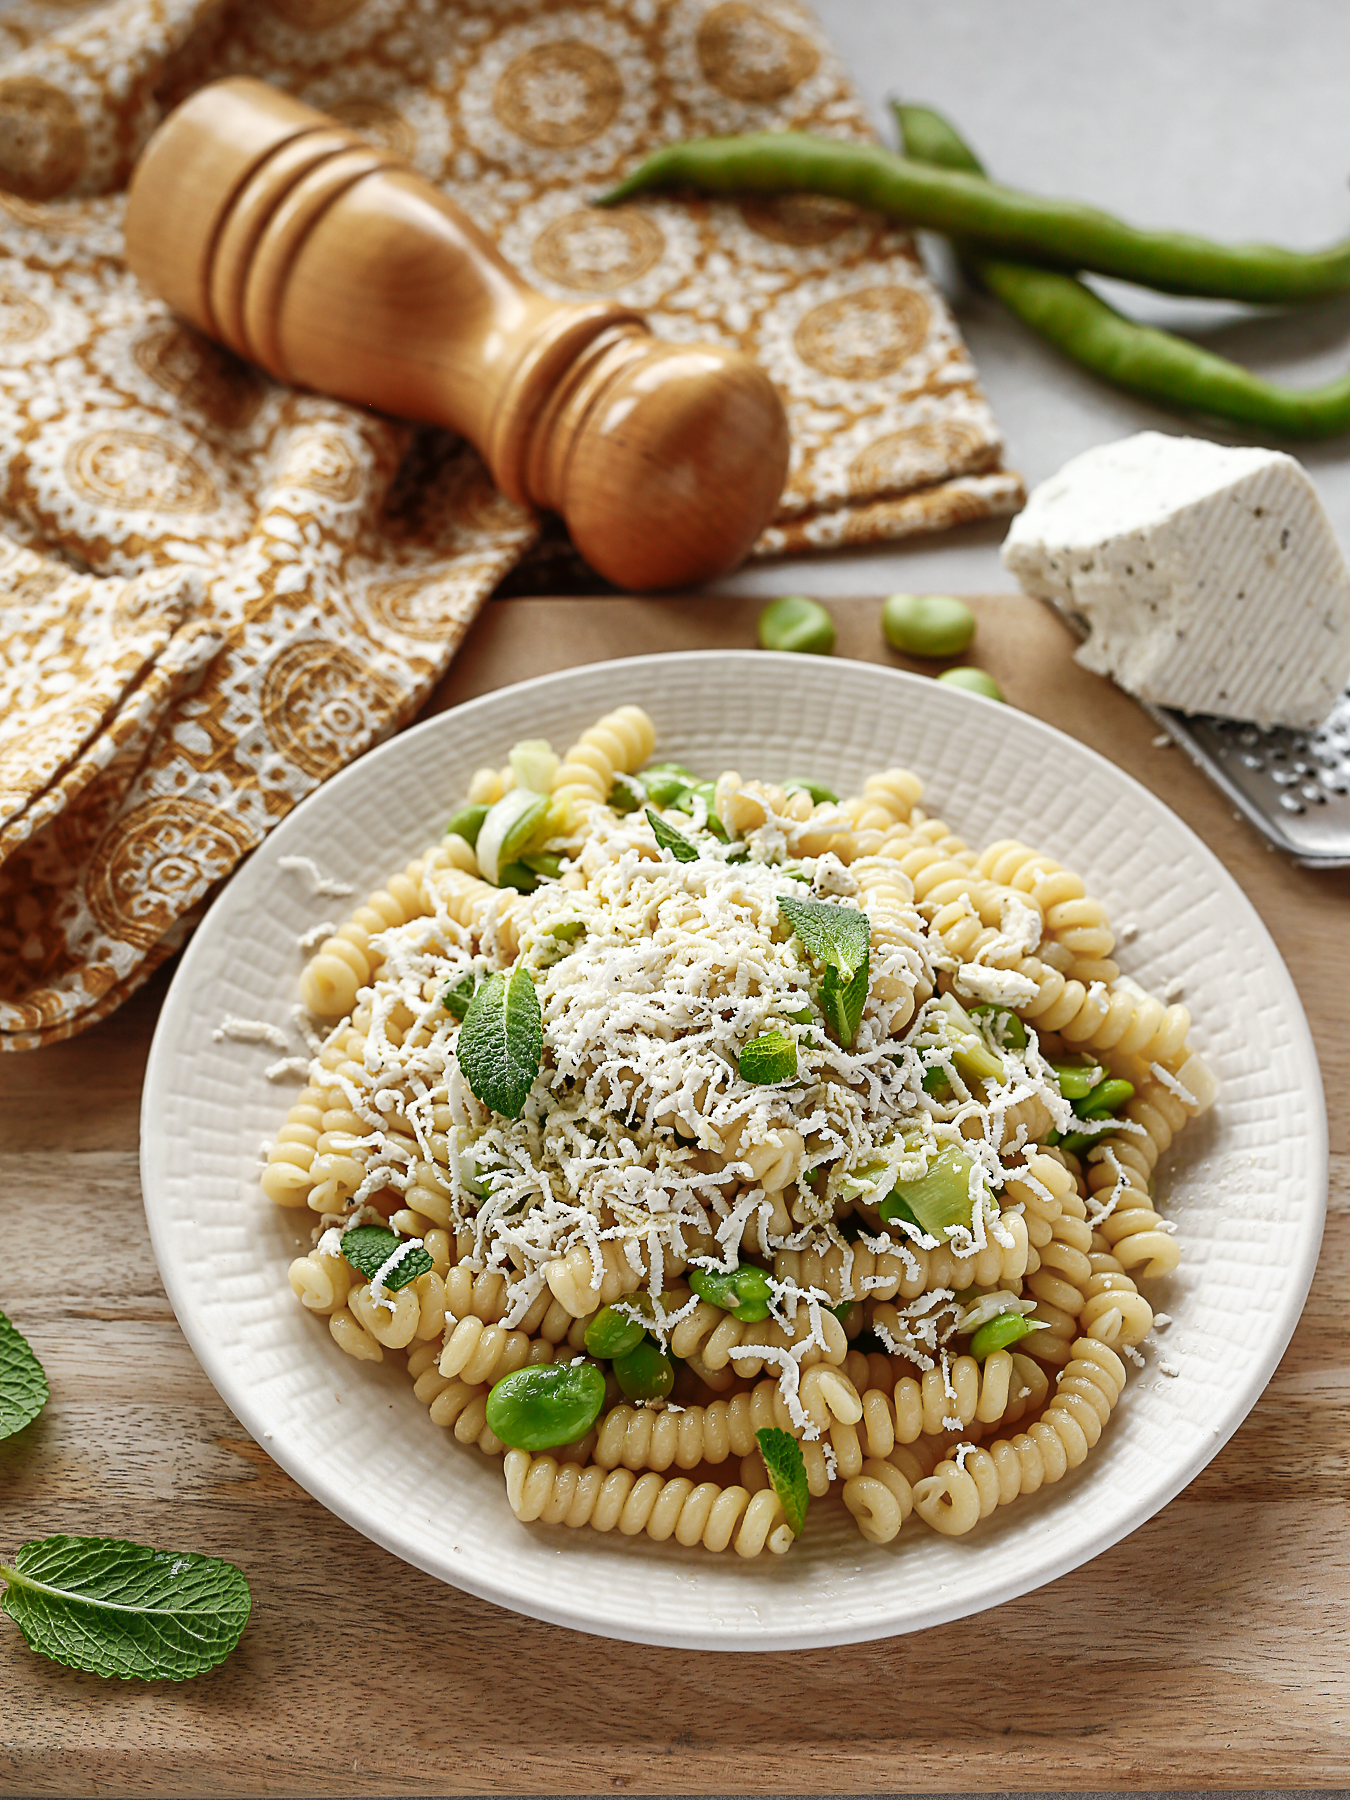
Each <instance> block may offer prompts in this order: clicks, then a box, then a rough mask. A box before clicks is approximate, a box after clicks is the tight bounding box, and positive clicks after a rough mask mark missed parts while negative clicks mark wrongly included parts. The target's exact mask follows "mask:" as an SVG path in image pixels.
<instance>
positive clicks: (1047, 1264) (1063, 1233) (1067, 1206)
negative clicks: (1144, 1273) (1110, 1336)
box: [1008, 1155, 1092, 1363]
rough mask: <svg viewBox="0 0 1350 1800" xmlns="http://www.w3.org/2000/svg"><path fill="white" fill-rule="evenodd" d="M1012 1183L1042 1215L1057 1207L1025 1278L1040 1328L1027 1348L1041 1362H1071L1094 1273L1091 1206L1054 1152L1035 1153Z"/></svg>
mask: <svg viewBox="0 0 1350 1800" xmlns="http://www.w3.org/2000/svg"><path fill="white" fill-rule="evenodd" d="M1008 1186H1009V1188H1010V1189H1012V1190H1013V1191H1014V1192H1015V1193H1016V1194H1017V1195H1019V1196H1025V1203H1027V1204H1029V1205H1030V1204H1038V1203H1039V1205H1040V1206H1041V1207H1042V1209H1043V1210H1042V1214H1041V1217H1042V1220H1044V1218H1045V1214H1046V1213H1048V1212H1049V1210H1050V1207H1051V1205H1054V1204H1057V1205H1058V1208H1059V1210H1058V1212H1057V1213H1056V1214H1055V1215H1054V1216H1053V1217H1052V1218H1050V1219H1049V1236H1048V1238H1046V1240H1045V1241H1044V1243H1042V1244H1041V1245H1040V1246H1039V1248H1038V1250H1037V1256H1038V1258H1039V1266H1038V1267H1037V1268H1036V1269H1035V1270H1034V1271H1033V1272H1032V1273H1031V1274H1029V1275H1028V1276H1027V1279H1026V1293H1027V1295H1028V1296H1029V1297H1030V1298H1031V1299H1033V1300H1035V1302H1036V1310H1035V1311H1034V1312H1033V1313H1032V1314H1031V1318H1032V1320H1033V1321H1034V1322H1035V1323H1036V1324H1038V1325H1040V1326H1041V1327H1042V1329H1041V1330H1039V1331H1037V1332H1036V1334H1035V1335H1034V1337H1032V1338H1031V1339H1029V1340H1028V1342H1027V1348H1028V1350H1029V1351H1030V1352H1031V1354H1032V1355H1033V1356H1034V1357H1036V1358H1037V1360H1038V1361H1040V1362H1050V1363H1062V1362H1067V1361H1068V1358H1069V1347H1070V1345H1071V1343H1072V1342H1073V1340H1074V1338H1075V1337H1076V1336H1077V1335H1078V1330H1079V1318H1080V1315H1081V1313H1082V1311H1083V1307H1084V1305H1085V1303H1086V1297H1087V1284H1088V1281H1089V1279H1090V1277H1091V1275H1092V1267H1091V1264H1090V1263H1089V1261H1088V1254H1087V1253H1088V1251H1089V1250H1090V1249H1091V1248H1092V1228H1091V1226H1090V1225H1089V1224H1088V1223H1087V1208H1086V1206H1085V1205H1084V1203H1083V1201H1082V1200H1081V1199H1080V1198H1079V1194H1078V1188H1077V1184H1076V1183H1075V1181H1074V1179H1073V1176H1072V1175H1071V1174H1070V1172H1069V1170H1068V1169H1067V1168H1065V1166H1064V1165H1063V1164H1062V1163H1061V1162H1059V1161H1058V1160H1057V1159H1056V1158H1054V1157H1050V1156H1044V1155H1039V1156H1033V1157H1031V1158H1030V1160H1029V1162H1028V1164H1027V1172H1026V1175H1025V1176H1024V1177H1023V1178H1022V1179H1020V1180H1016V1181H1013V1182H1009V1183H1008ZM1038 1189H1039V1190H1042V1191H1041V1192H1038V1191H1037V1190H1038ZM1047 1195H1048V1196H1049V1199H1048V1200H1047Z"/></svg>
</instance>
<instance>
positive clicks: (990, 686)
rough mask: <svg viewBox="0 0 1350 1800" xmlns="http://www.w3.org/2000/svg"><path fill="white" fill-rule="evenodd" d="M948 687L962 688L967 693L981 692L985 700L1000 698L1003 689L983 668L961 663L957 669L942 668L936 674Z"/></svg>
mask: <svg viewBox="0 0 1350 1800" xmlns="http://www.w3.org/2000/svg"><path fill="white" fill-rule="evenodd" d="M938 680H939V681H945V682H946V683H947V685H948V687H958V688H964V689H965V690H966V692H967V693H968V694H981V695H983V696H984V698H985V699H986V700H1002V698H1003V689H1002V688H1001V687H1000V686H999V685H998V683H997V682H996V681H995V680H994V678H993V676H992V675H986V674H985V672H984V670H983V669H972V668H970V667H969V666H968V665H965V664H963V665H962V666H961V667H960V668H959V669H944V670H943V671H942V673H941V674H940V675H939V676H938Z"/></svg>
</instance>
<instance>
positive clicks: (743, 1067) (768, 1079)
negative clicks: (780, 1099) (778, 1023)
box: [736, 1031, 797, 1087]
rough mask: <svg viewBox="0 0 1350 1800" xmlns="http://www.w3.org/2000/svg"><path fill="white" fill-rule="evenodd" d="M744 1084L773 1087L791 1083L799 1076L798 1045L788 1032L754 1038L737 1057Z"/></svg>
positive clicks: (772, 1032) (765, 1034)
mask: <svg viewBox="0 0 1350 1800" xmlns="http://www.w3.org/2000/svg"><path fill="white" fill-rule="evenodd" d="M736 1066H737V1068H738V1069H739V1070H740V1076H741V1080H742V1081H754V1082H757V1083H758V1084H759V1085H760V1086H761V1087H772V1086H774V1085H775V1084H776V1083H778V1082H780V1081H791V1080H792V1079H793V1078H794V1076H795V1075H796V1073H797V1045H796V1043H795V1041H794V1040H793V1039H792V1038H790V1037H789V1036H788V1034H787V1033H786V1032H785V1031H766V1032H765V1033H764V1034H763V1036H762V1037H757V1038H751V1039H750V1042H749V1043H748V1044H747V1045H746V1046H745V1048H744V1049H743V1050H742V1051H741V1054H740V1056H739V1057H738V1058H737V1065H736Z"/></svg>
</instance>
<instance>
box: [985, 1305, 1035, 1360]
mask: <svg viewBox="0 0 1350 1800" xmlns="http://www.w3.org/2000/svg"><path fill="white" fill-rule="evenodd" d="M1035 1329H1036V1327H1035V1326H1034V1325H1033V1324H1031V1323H1030V1321H1029V1320H1027V1319H1024V1318H1023V1316H1022V1314H1021V1313H999V1315H998V1317H997V1318H994V1319H986V1320H985V1322H984V1324H983V1325H981V1326H980V1329H979V1330H978V1331H977V1332H976V1333H975V1335H974V1336H973V1337H972V1338H971V1340H970V1354H971V1355H972V1356H973V1357H974V1358H975V1360H976V1362H983V1361H984V1359H985V1357H986V1356H992V1355H993V1354H994V1352H995V1350H1006V1349H1007V1348H1008V1346H1009V1345H1010V1344H1020V1343H1021V1341H1022V1339H1023V1338H1024V1337H1030V1336H1031V1334H1032V1332H1033V1331H1035Z"/></svg>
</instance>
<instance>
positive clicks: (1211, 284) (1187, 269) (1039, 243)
mask: <svg viewBox="0 0 1350 1800" xmlns="http://www.w3.org/2000/svg"><path fill="white" fill-rule="evenodd" d="M909 142H910V140H909V136H908V133H907V135H906V146H907V147H909ZM944 163H945V159H944ZM671 187H688V188H692V189H694V190H695V191H696V192H698V193H703V194H725V193H779V194H785V193H799V194H827V195H830V196H832V197H833V198H834V199H836V200H849V201H852V202H853V204H854V205H856V206H864V207H867V208H869V209H871V210H873V211H875V212H879V213H883V214H885V216H886V217H887V218H891V219H896V220H898V221H899V222H900V223H901V224H904V225H908V226H910V227H912V228H917V229H919V230H928V231H940V232H942V233H943V234H944V235H945V236H947V237H951V238H957V239H960V238H965V239H969V240H972V241H974V242H977V243H978V244H979V245H980V246H981V248H982V250H983V251H985V252H987V253H988V254H989V255H991V256H1006V257H1026V258H1028V259H1029V260H1030V261H1032V262H1040V263H1050V264H1053V265H1057V266H1058V267H1059V268H1064V269H1070V270H1077V269H1092V270H1095V271H1096V272H1097V273H1098V274H1099V275H1117V276H1119V277H1120V278H1121V280H1123V281H1133V282H1137V283H1138V284H1139V285H1140V286H1141V287H1151V288H1157V289H1159V290H1160V291H1161V292H1162V293H1166V294H1208V295H1209V296H1211V297H1212V298H1214V299H1218V300H1247V301H1250V302H1253V303H1255V304H1261V303H1272V304H1279V303H1282V302H1285V301H1290V300H1318V299H1321V298H1323V297H1324V296H1326V295H1328V294H1340V293H1344V292H1345V290H1346V289H1347V288H1350V241H1342V242H1341V243H1338V244H1333V245H1331V247H1330V248H1329V249H1326V250H1309V251H1300V250H1284V249H1281V248H1279V247H1278V246H1277V245H1273V244H1220V243H1215V242H1213V241H1212V240H1211V239H1208V238H1202V237H1195V236H1193V235H1192V234H1191V233H1189V232H1182V231H1148V230H1141V229H1140V228H1139V227H1138V226H1135V225H1128V224H1126V223H1125V221H1124V220H1123V219H1117V218H1113V217H1112V215H1111V214H1110V213H1104V212H1099V211H1097V209H1096V208H1095V207H1090V206H1082V205H1080V204H1079V203H1078V202H1077V201H1073V200H1047V199H1043V198H1041V197H1040V196H1039V195H1036V194H1028V193H1024V192H1021V191H1019V190H1018V189H1016V188H1010V187H1003V186H1001V185H999V184H998V183H997V182H993V181H990V180H988V179H987V178H985V177H984V176H982V175H977V174H975V173H974V172H973V171H971V170H969V169H968V168H958V167H952V166H951V165H950V164H946V166H941V165H938V164H935V163H934V162H929V161H921V160H919V159H918V158H917V157H915V156H897V155H895V153H894V152H893V151H890V150H884V149H882V147H881V146H880V145H879V144H860V143H851V142H849V141H848V140H847V139H845V138H833V137H816V136H813V135H812V134H811V133H809V132H804V131H761V132H749V133H747V134H746V135H744V136H743V137H713V138H691V139H688V140H686V141H685V142H684V143H677V144H667V145H665V146H664V147H663V148H662V149H660V150H657V151H654V152H653V154H652V155H651V156H649V157H648V158H647V159H646V161H645V162H643V163H641V164H639V166H638V167H637V168H636V169H634V170H633V171H632V172H631V174H629V175H627V176H625V178H624V179H623V180H622V181H621V182H620V183H619V184H618V186H617V187H614V188H611V189H610V191H609V192H608V193H607V194H602V195H600V196H599V197H598V199H597V200H596V202H595V204H596V205H597V206H615V205H618V204H619V202H620V201H623V200H628V199H631V197H632V196H633V195H634V194H640V193H647V192H651V191H653V190H655V189H658V188H671Z"/></svg>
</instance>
